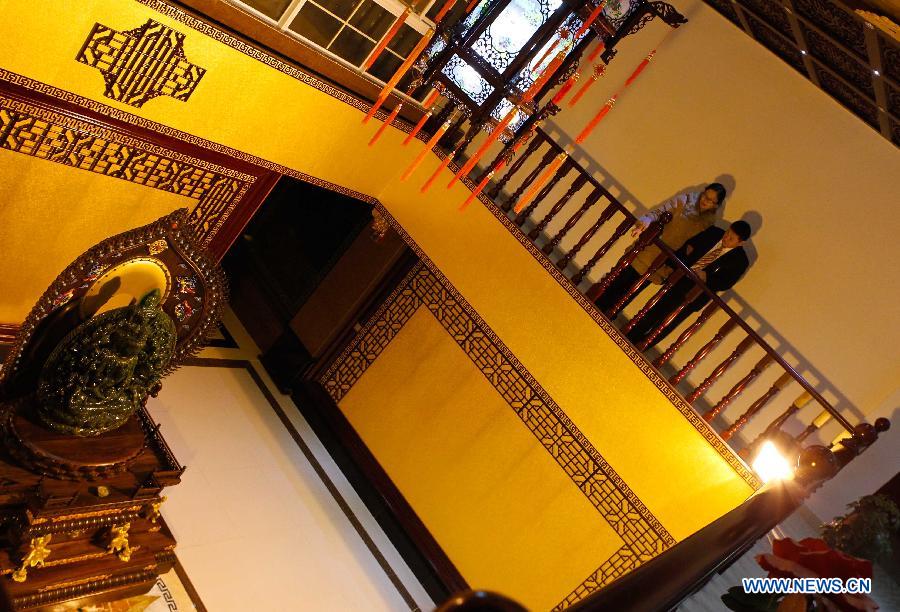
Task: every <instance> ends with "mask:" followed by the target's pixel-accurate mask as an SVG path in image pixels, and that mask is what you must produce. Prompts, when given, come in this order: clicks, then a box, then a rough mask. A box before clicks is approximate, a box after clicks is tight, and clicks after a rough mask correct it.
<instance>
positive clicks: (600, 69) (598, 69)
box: [569, 64, 606, 108]
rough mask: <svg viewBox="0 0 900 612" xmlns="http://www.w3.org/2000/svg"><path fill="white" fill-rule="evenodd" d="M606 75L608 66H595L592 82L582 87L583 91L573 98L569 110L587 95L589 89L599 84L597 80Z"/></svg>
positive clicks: (579, 91) (580, 90)
mask: <svg viewBox="0 0 900 612" xmlns="http://www.w3.org/2000/svg"><path fill="white" fill-rule="evenodd" d="M605 73H606V66H604V65H603V64H597V65H596V66H594V74H592V75H591V78H590V80H589V81H588V82H587V83H585V84H584V85H582V86H581V89H579V90H578V92H577V93H576V94H575V95H574V96H572V99H571V100H569V108H571V107H573V106H575V105H576V104H578V101H579V100H581V98H582V96H584V94H586V93H587V91H588V89H590V88H591V85H593V84H594V83H596V82H597V80H598V79H599V78H600V77H602V76H603V75H604V74H605Z"/></svg>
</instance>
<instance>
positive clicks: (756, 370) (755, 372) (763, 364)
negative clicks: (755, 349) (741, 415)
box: [703, 354, 772, 423]
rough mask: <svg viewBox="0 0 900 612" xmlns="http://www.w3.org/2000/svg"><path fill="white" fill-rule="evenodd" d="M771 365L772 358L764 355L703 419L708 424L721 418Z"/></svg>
mask: <svg viewBox="0 0 900 612" xmlns="http://www.w3.org/2000/svg"><path fill="white" fill-rule="evenodd" d="M770 363H772V357H771V356H770V355H768V354H766V355H764V356H763V358H762V359H760V360H759V361H757V362H756V365H754V366H753V367H752V368H751V369H750V371H749V372H748V373H747V375H746V376H744V377H743V378H742V379H740V380H739V381H738V382H737V383H736V384H735V385H734V386H733V387H732V388H731V390H730V391H729V392H728V393H726V394H725V396H724V397H723V398H722V399H720V400H719V403H718V404H716V405H715V406H713V407H712V408H710V409H709V410H707V411H706V413H705V414H704V415H703V418H704V419H705V420H706V422H707V423H711V422H712V420H713V419H714V418H716V417H717V416H719V414H720V413H721V412H722V411H723V410H725V408H726V407H727V406H728V404H730V403H731V402H733V401H734V398H736V397H737V396H738V395H740V394H741V393H743V391H744V389H746V388H747V385H749V384H750V383H751V382H752V381H753V379H755V378H756V377H757V376H759V375H760V374H761V373H762V371H763V370H765V369H766V368H767V367H769V364H770Z"/></svg>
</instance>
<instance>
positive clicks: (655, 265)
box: [603, 253, 668, 320]
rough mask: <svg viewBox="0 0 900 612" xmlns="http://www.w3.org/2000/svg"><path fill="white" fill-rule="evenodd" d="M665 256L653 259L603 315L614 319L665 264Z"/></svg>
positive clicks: (661, 254)
mask: <svg viewBox="0 0 900 612" xmlns="http://www.w3.org/2000/svg"><path fill="white" fill-rule="evenodd" d="M667 257H668V256H667V255H666V254H665V253H660V254H659V255H657V256H656V258H654V260H653V262H652V263H651V264H650V267H649V268H647V271H646V272H644V273H643V274H642V275H641V277H640V278H639V279H637V280H636V281H635V282H634V284H632V285H631V287H629V288H628V290H627V291H625V293H623V294H622V297H620V298H619V299H618V300H617V301H616V303H615V304H613V305H612V306H611V307H610V308H608V309H607V310H605V311H604V313H603V314H605V315H606V316H607V317H608V318H609V319H610V320H612V319H615V318H616V315H618V314H619V311H620V310H622V309H623V308H625V304H627V303H628V301H629V300H630V299H631V297H632V296H633V295H634V294H635V293H637V291H638V290H639V289H640V288H641V287H643V286H644V284H645V283H646V282H647V281H648V280H650V277H651V276H653V274H654V272H656V271H657V270H659V269H660V268H661V267H662V265H663V264H664V263H665V262H666V259H667Z"/></svg>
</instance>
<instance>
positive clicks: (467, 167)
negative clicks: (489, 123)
mask: <svg viewBox="0 0 900 612" xmlns="http://www.w3.org/2000/svg"><path fill="white" fill-rule="evenodd" d="M518 112H519V107H517V106H514V107H512V108H511V109H509V112H508V113H506V116H505V117H504V118H503V120H502V121H501V122H500V123H498V124H497V125H496V127H494V129H493V130H492V131H491V133H490V134H488V136H487V138H485V139H484V142H483V143H481V146H480V147H478V150H477V151H476V152H475V155H473V156H472V157H470V158H469V160H468V161H467V162H466V163H465V164H463V166H462V168H460V169H459V171H458V172H457V173H456V176H454V177H453V178H452V179H450V182H449V183H447V189H450V188H451V187H453V183H455V182H456V181H457V179H459V178H460V177H461V176H467V175H468V174H469V172H471V171H472V168H474V167H475V164H477V163H478V160H480V159H481V157H482V156H483V155H484V154H485V153H486V152H487V150H488V147H490V146H491V144H493V143H494V141H495V140H497V139H498V138H500V134H502V133H503V130H505V129H506V127H507V126H508V125H509V124H510V123H511V122H512V120H513V119H514V118H515V116H516V114H518Z"/></svg>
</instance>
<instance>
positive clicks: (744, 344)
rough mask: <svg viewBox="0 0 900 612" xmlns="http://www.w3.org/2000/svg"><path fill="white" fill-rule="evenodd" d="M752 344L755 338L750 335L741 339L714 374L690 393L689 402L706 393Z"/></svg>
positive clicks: (691, 402)
mask: <svg viewBox="0 0 900 612" xmlns="http://www.w3.org/2000/svg"><path fill="white" fill-rule="evenodd" d="M752 345H753V338H751V337H750V336H747V337H746V338H744V339H743V340H741V341H740V342H739V343H738V345H737V347H736V348H735V349H734V350H733V351H732V352H731V354H730V355H729V356H728V357H726V358H725V359H724V361H722V363H720V364H719V365H718V366H716V369H715V370H713V371H712V374H710V375H709V376H707V377H706V380H704V381H703V382H702V383H700V386H698V387H697V388H696V389H694V390H693V391H691V394H690V395H688V396H687V398H686V399H687V402H688V404H693V403H694V402H696V401H697V400H698V399H699V398H700V396H701V395H703V394H704V393H706V390H707V389H709V388H710V387H711V386H712V385H713V383H714V382H716V381H717V380H719V378H720V377H721V376H722V374H724V373H725V371H726V370H727V369H728V368H730V367H731V366H732V364H733V363H734V362H735V361H737V360H738V357H740V356H741V355H743V354H744V353H745V352H747V349H748V348H750V347H751V346H752Z"/></svg>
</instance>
